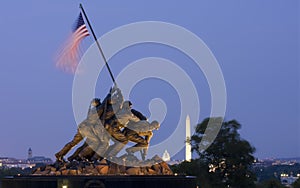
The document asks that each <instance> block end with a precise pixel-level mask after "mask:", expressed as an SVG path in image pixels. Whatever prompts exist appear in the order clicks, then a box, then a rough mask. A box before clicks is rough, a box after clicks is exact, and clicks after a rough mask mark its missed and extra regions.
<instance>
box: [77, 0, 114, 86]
mask: <svg viewBox="0 0 300 188" xmlns="http://www.w3.org/2000/svg"><path fill="white" fill-rule="evenodd" d="M79 7H80V9H81V11H82V13H83V15H84V17H85V19H86V21H87V23H88V25H89V28H90V29H91V32H92V35H93V37H94V39H95V41H96V44H97V46H98V49H99V51H100V54H101V56H102V58H103V60H104V62H105V65H106V67H107V69H108V72H109V74H110V77H111V79H112V80H113V82H114V84H115V86H117V83H116V81H115V78H114V76H113V74H112V72H111V70H110V67H109V65H108V63H107V60H106V58H105V56H104V53H103V51H102V49H101V46H100V44H99V42H98V40H97V37H96V35H95V33H94V30H93V28H92V25H91V24H90V21H89V19H88V17H87V15H86V13H85V11H84V9H83V6H82V4H81V3H80V4H79Z"/></svg>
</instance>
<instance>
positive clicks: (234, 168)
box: [189, 118, 256, 188]
mask: <svg viewBox="0 0 300 188" xmlns="http://www.w3.org/2000/svg"><path fill="white" fill-rule="evenodd" d="M208 125H209V126H208ZM240 128H241V125H240V124H239V123H238V122H237V121H236V120H231V121H227V122H223V119H222V118H207V119H205V120H204V121H203V122H202V123H200V124H198V125H197V127H196V130H195V134H194V135H193V136H192V137H191V139H190V141H189V142H190V143H191V145H192V150H193V151H196V153H197V154H198V155H199V160H201V161H202V162H201V165H199V167H201V168H203V169H204V170H206V177H201V176H198V178H199V182H200V185H201V182H207V181H208V184H210V185H211V186H212V187H222V188H223V187H234V188H235V187H243V188H247V187H255V184H254V182H255V181H256V176H255V174H254V173H253V172H252V171H251V170H250V167H251V164H252V163H253V161H254V156H253V153H254V152H255V148H254V147H252V146H251V145H250V143H249V142H248V141H246V140H244V139H242V138H241V137H240V134H239V133H238V130H239V129H240ZM212 135H217V136H216V138H215V139H214V140H213V141H210V139H209V138H211V137H212ZM208 145H210V146H209V147H208V148H206V146H208ZM205 148H206V149H205ZM202 178H203V179H202Z"/></svg>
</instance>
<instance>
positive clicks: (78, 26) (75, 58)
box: [56, 13, 89, 73]
mask: <svg viewBox="0 0 300 188" xmlns="http://www.w3.org/2000/svg"><path fill="white" fill-rule="evenodd" d="M87 36H89V32H88V30H87V28H86V25H85V23H84V20H83V18H82V15H81V13H80V14H79V17H78V19H77V21H76V22H75V28H74V29H73V33H72V35H71V36H70V37H69V39H68V40H67V42H66V44H65V45H64V47H63V49H62V50H61V52H60V55H59V57H58V59H57V62H56V67H58V68H60V69H62V70H64V71H66V72H71V73H75V71H76V68H77V65H78V63H79V60H80V57H81V53H80V50H79V46H80V43H81V41H82V40H83V39H84V38H85V37H87Z"/></svg>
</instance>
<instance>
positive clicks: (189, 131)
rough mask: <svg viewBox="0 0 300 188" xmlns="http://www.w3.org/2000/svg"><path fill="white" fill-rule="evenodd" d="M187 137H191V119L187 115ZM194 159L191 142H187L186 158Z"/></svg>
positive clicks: (187, 159) (188, 159) (188, 138)
mask: <svg viewBox="0 0 300 188" xmlns="http://www.w3.org/2000/svg"><path fill="white" fill-rule="evenodd" d="M185 137H186V140H187V141H189V140H190V139H191V121H190V116H189V115H187V116H186V119H185ZM191 159H192V147H191V144H190V143H189V142H186V143H185V160H186V161H191Z"/></svg>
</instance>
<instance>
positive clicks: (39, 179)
mask: <svg viewBox="0 0 300 188" xmlns="http://www.w3.org/2000/svg"><path fill="white" fill-rule="evenodd" d="M115 187H120V188H169V187H172V188H195V187H196V178H195V177H191V176H175V175H170V176H168V175H163V176H158V175H152V176H147V175H144V176H133V175H120V176H117V175H105V176H78V175H76V176H14V177H5V178H3V179H2V188H115Z"/></svg>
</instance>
